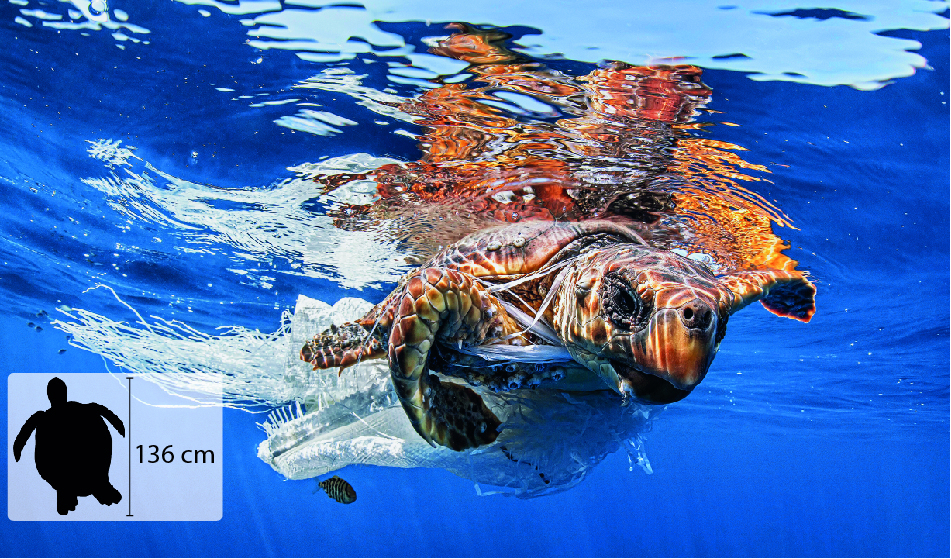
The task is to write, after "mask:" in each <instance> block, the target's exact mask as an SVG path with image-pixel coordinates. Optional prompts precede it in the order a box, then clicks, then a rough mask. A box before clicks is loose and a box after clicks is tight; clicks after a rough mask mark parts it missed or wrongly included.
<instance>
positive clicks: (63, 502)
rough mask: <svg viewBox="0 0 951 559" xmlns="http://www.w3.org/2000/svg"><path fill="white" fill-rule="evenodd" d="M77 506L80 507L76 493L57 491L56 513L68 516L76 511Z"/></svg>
mask: <svg viewBox="0 0 951 559" xmlns="http://www.w3.org/2000/svg"><path fill="white" fill-rule="evenodd" d="M77 505H79V497H78V496H77V495H76V492H75V491H69V490H65V489H59V490H57V491H56V512H58V513H59V514H62V515H67V514H69V512H70V511H74V510H76V506H77Z"/></svg>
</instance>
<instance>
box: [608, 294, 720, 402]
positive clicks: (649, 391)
mask: <svg viewBox="0 0 951 559" xmlns="http://www.w3.org/2000/svg"><path fill="white" fill-rule="evenodd" d="M716 329H717V314H716V312H714V310H713V307H712V306H711V305H710V304H709V303H707V302H705V301H703V300H701V299H698V298H693V299H690V300H688V301H684V302H682V303H681V304H678V305H676V306H668V307H665V308H662V309H660V310H659V311H658V312H657V313H656V314H655V315H654V316H653V317H652V319H651V321H650V323H649V325H648V327H647V328H645V329H643V330H640V331H638V332H635V333H633V334H631V335H630V336H627V337H626V340H625V341H626V343H627V344H629V346H628V347H627V348H626V349H627V352H626V353H628V354H629V355H630V359H631V361H632V363H614V365H615V370H616V372H617V375H618V391H619V392H621V393H632V394H633V395H634V396H636V397H637V398H638V399H641V400H645V401H648V402H653V403H659V404H664V403H670V402H675V401H677V400H680V399H682V398H684V397H685V396H687V394H689V393H690V391H691V390H693V389H694V387H696V386H697V385H698V384H700V381H702V380H703V377H704V376H706V374H707V370H708V369H709V368H710V363H712V362H713V357H714V355H715V354H716V349H717V348H716V343H715V334H716Z"/></svg>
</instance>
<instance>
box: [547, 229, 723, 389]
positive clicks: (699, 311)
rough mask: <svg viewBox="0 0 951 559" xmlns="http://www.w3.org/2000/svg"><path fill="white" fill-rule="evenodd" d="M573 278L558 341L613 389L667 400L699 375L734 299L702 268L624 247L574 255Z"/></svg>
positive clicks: (652, 251) (665, 255)
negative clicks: (578, 258)
mask: <svg viewBox="0 0 951 559" xmlns="http://www.w3.org/2000/svg"><path fill="white" fill-rule="evenodd" d="M572 279H573V280H574V284H573V285H569V286H568V288H567V290H568V291H569V293H568V297H569V298H571V299H573V300H572V301H563V303H570V305H565V306H564V307H563V308H564V309H565V310H569V309H570V310H569V312H570V313H573V316H569V315H568V313H563V316H564V317H565V318H567V320H563V321H562V324H561V325H560V329H561V331H562V334H563V336H564V338H563V339H565V341H566V343H567V345H568V348H569V351H571V352H572V354H573V356H575V358H576V359H578V360H579V361H581V362H583V363H584V364H585V365H586V366H587V367H588V368H589V369H592V370H593V371H594V372H596V373H597V374H599V375H600V376H601V378H602V379H603V380H604V381H605V382H607V383H608V384H609V385H610V386H611V387H613V388H615V389H616V390H617V391H618V392H619V393H621V394H629V395H633V396H635V397H636V398H637V399H639V400H642V401H646V402H650V403H657V404H667V403H671V402H676V401H677V400H680V399H682V398H684V397H686V396H687V395H688V394H689V393H690V391H691V390H693V388H694V387H696V386H697V385H698V384H699V383H700V381H702V380H703V378H704V376H705V375H706V374H707V369H709V367H710V364H711V363H712V362H713V357H714V356H715V355H716V352H717V349H718V347H719V345H720V341H721V340H722V339H723V336H724V335H725V334H726V322H727V319H728V318H729V314H730V308H731V306H732V302H733V296H732V294H731V293H730V292H729V291H728V290H725V289H721V288H719V286H718V284H717V281H716V278H715V277H714V276H713V274H712V273H711V272H710V271H709V269H708V268H707V267H706V266H704V265H703V264H700V263H698V262H694V261H692V260H689V259H686V258H682V257H680V256H677V255H676V254H672V253H669V252H666V251H659V250H655V249H650V248H648V247H642V246H631V245H627V246H625V247H621V248H617V249H611V250H605V251H600V252H598V253H595V254H593V255H591V256H589V257H587V258H585V259H584V260H583V261H579V265H578V266H576V268H575V270H574V274H573V278H572Z"/></svg>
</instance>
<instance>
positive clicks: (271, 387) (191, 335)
mask: <svg viewBox="0 0 951 559" xmlns="http://www.w3.org/2000/svg"><path fill="white" fill-rule="evenodd" d="M371 307H372V304H371V303H368V302H367V301H364V300H361V299H352V298H346V299H342V300H341V301H339V302H338V303H337V304H335V305H333V306H330V305H328V304H326V303H323V302H321V301H317V300H314V299H310V298H308V297H305V296H300V297H299V298H298V301H297V305H296V308H295V309H294V312H293V313H291V312H289V311H285V312H284V313H283V316H282V320H281V326H280V328H279V329H278V330H277V331H276V332H274V333H271V334H263V333H261V332H259V331H257V330H248V329H245V328H241V327H227V328H223V329H220V330H219V331H218V332H217V333H215V334H214V335H209V334H205V333H202V332H199V331H197V330H195V329H193V328H191V327H189V326H187V325H186V324H184V323H182V322H179V321H169V320H164V319H161V318H158V317H154V316H153V317H149V318H150V319H151V321H147V320H146V319H144V318H143V317H142V316H141V315H139V314H138V313H135V314H136V316H137V317H138V319H139V320H138V323H137V324H128V323H125V322H116V321H113V320H111V319H109V318H107V317H104V316H101V315H98V314H95V313H92V312H89V311H84V310H79V309H64V310H62V312H64V314H65V315H66V316H67V318H68V320H57V321H54V325H55V326H56V327H58V328H60V329H61V330H63V331H65V332H67V333H69V334H71V335H72V337H73V338H72V342H71V343H72V344H73V345H75V346H78V347H81V348H83V349H86V350H88V351H92V352H94V353H98V354H100V355H102V356H103V357H104V358H106V359H108V360H109V361H111V362H113V363H114V364H116V365H118V366H120V367H122V368H124V369H125V370H126V371H129V372H132V373H134V374H136V375H137V378H144V379H146V380H149V381H151V382H154V383H155V384H157V385H159V386H161V387H162V388H163V389H164V390H166V391H168V392H170V393H173V394H179V395H186V396H187V397H188V398H190V399H191V400H193V401H194V402H195V403H196V405H225V406H228V407H233V408H241V409H249V410H259V409H261V407H264V406H266V407H267V408H269V409H271V410H272V411H270V413H269V414H268V416H267V419H266V420H265V421H263V422H261V423H259V425H260V426H261V427H262V429H263V430H264V431H265V432H266V433H267V439H266V440H265V441H263V442H262V443H261V444H260V446H259V447H258V456H259V457H260V458H261V459H262V460H264V461H265V462H267V463H268V464H269V465H271V467H273V468H274V469H275V470H276V471H278V472H279V473H281V474H283V475H284V476H285V477H287V478H288V479H306V478H311V477H317V476H321V475H324V474H326V473H329V472H332V471H334V470H338V469H340V468H343V467H345V466H348V465H351V464H370V465H377V466H391V467H401V468H413V467H433V468H444V469H446V470H448V471H451V472H453V473H455V474H457V475H459V476H462V477H464V478H467V479H470V480H472V481H474V482H475V483H476V489H477V491H479V492H480V493H481V494H487V493H494V492H502V493H506V494H514V495H516V496H520V497H533V496H538V495H543V494H547V493H551V492H556V491H560V490H564V489H567V488H569V487H572V486H574V485H576V484H577V483H578V482H580V481H581V480H582V479H583V478H584V477H585V475H586V474H587V472H588V471H589V470H590V469H591V468H592V467H593V466H595V465H596V464H598V463H599V462H600V461H601V460H603V459H604V458H605V457H606V456H607V455H608V454H610V453H613V452H616V451H618V450H620V449H625V450H626V451H627V452H628V456H629V457H630V459H631V467H632V468H633V465H634V464H637V465H639V466H640V467H642V468H643V469H644V471H646V472H648V473H650V471H651V470H650V464H649V463H648V461H647V459H646V457H645V456H644V452H643V448H642V439H641V436H642V435H643V434H644V433H646V432H647V430H648V429H649V427H650V422H651V415H652V410H653V408H646V407H641V406H639V405H638V404H636V403H629V404H627V405H621V401H620V398H619V397H618V396H617V395H616V394H614V393H612V392H610V391H596V392H568V391H564V390H556V389H552V388H543V387H539V388H536V389H528V388H526V389H518V390H512V391H508V392H498V393H495V392H492V391H490V390H488V389H486V388H484V387H475V388H474V389H475V390H476V391H477V392H478V393H479V394H480V395H481V396H482V398H483V400H484V401H485V403H486V405H487V406H488V407H489V408H490V409H491V410H492V411H493V412H494V413H495V414H496V415H497V416H498V417H499V419H500V420H501V421H502V431H501V433H500V434H499V437H498V439H497V440H496V441H495V442H494V443H492V444H490V445H487V446H484V447H480V448H478V449H475V450H469V451H464V452H456V451H453V450H450V449H447V448H443V447H435V448H434V447H432V446H430V445H429V444H428V443H426V441H424V440H423V439H422V438H421V437H420V436H419V435H418V434H417V433H416V431H414V430H413V427H412V425H411V424H410V422H409V419H408V418H407V417H406V414H405V413H404V411H403V408H402V406H401V405H400V402H399V399H398V398H397V396H396V392H395V389H394V388H393V385H392V383H391V382H390V375H389V370H388V367H387V365H386V361H385V360H372V361H367V362H364V363H360V364H358V365H355V366H353V367H349V368H347V369H345V370H344V371H343V374H342V375H339V376H338V374H337V370H336V369H332V370H320V371H312V370H311V366H310V365H309V364H307V363H304V362H303V361H301V360H300V357H299V352H300V348H301V346H303V344H304V342H305V341H306V340H307V339H309V338H310V337H312V336H313V335H314V334H315V333H317V332H320V331H322V330H324V329H326V328H328V327H329V326H330V325H331V324H340V323H343V322H346V321H348V320H353V319H355V318H358V317H360V316H362V315H363V314H365V313H366V312H367V311H368V310H369V309H370V308H371ZM129 308H130V309H131V307H129ZM132 310H133V312H135V311H134V309H132ZM203 394H205V395H207V398H203V397H202V395H203ZM483 486H486V487H483Z"/></svg>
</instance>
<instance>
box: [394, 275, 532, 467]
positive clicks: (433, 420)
mask: <svg viewBox="0 0 951 559" xmlns="http://www.w3.org/2000/svg"><path fill="white" fill-rule="evenodd" d="M394 305H395V314H394V317H393V326H392V328H391V330H390V335H389V344H388V348H387V357H388V359H389V363H390V374H391V375H392V378H393V384H394V385H396V392H397V394H398V395H399V398H400V402H401V403H402V404H403V409H404V410H406V414H407V415H408V416H409V419H410V421H411V422H412V424H413V427H414V428H415V429H416V431H417V432H418V433H419V434H420V436H422V437H423V438H424V439H425V440H426V441H427V442H429V443H430V444H432V445H434V446H435V445H437V444H438V445H441V446H446V447H449V448H451V449H453V450H464V449H466V448H473V447H478V446H482V445H485V444H489V443H491V442H493V441H495V439H496V437H497V436H498V427H499V425H500V424H501V422H500V421H499V419H498V418H497V417H496V416H495V414H493V413H492V411H491V410H489V409H488V408H487V407H486V406H485V403H484V402H483V401H482V398H481V397H480V396H479V395H478V394H476V393H475V391H473V390H472V389H470V388H468V387H465V386H461V385H457V384H453V383H450V382H440V381H439V379H438V378H436V376H434V375H433V374H431V373H430V372H429V366H428V360H429V356H430V351H432V348H433V346H434V345H435V344H436V343H443V344H447V345H450V346H456V347H462V346H463V345H466V346H472V345H478V344H480V343H482V342H483V341H485V340H486V339H488V338H492V337H500V336H502V335H505V334H508V333H511V332H510V330H512V331H514V330H515V329H516V328H517V327H516V326H515V324H514V321H512V320H511V319H510V318H508V315H507V313H506V312H505V310H504V309H503V308H502V305H501V303H499V301H498V299H496V298H495V297H494V296H492V295H491V294H490V293H489V292H488V291H487V290H486V289H485V288H484V287H483V286H482V285H481V284H480V283H479V282H478V281H477V280H476V279H475V278H473V277H472V276H470V275H468V274H464V273H460V272H457V271H455V270H446V269H442V268H423V269H421V270H419V271H418V272H417V273H416V274H414V275H413V276H412V277H410V278H409V279H408V280H407V281H406V283H405V284H404V286H403V288H402V291H401V293H400V294H399V296H398V297H396V298H395V300H394Z"/></svg>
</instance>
